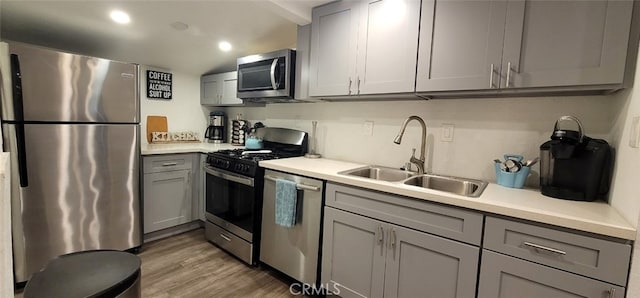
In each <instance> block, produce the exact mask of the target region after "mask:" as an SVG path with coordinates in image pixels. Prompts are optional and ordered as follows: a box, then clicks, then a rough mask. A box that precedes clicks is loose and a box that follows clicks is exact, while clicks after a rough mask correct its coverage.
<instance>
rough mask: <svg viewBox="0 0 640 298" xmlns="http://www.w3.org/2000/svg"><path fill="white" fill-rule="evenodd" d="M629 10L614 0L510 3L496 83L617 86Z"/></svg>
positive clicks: (627, 4) (507, 85)
mask: <svg viewBox="0 0 640 298" xmlns="http://www.w3.org/2000/svg"><path fill="white" fill-rule="evenodd" d="M632 8H633V1H616V0H608V1H532V0H527V1H509V2H508V4H507V17H506V19H507V20H506V30H505V39H504V52H503V58H502V71H501V74H502V77H503V79H504V80H501V82H500V87H501V88H511V87H513V88H528V87H547V86H572V85H596V84H621V83H622V82H623V77H624V69H625V61H626V55H627V45H628V42H629V30H630V24H631V12H632ZM509 67H511V68H510V69H509Z"/></svg>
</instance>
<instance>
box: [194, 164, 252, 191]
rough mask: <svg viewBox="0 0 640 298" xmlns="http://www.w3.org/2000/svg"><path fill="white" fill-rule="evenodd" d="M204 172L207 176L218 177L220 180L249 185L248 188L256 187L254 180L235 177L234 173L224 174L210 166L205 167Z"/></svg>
mask: <svg viewBox="0 0 640 298" xmlns="http://www.w3.org/2000/svg"><path fill="white" fill-rule="evenodd" d="M204 171H205V172H206V173H207V174H209V175H211V176H215V177H218V178H222V179H226V180H229V181H233V182H237V183H240V184H244V185H247V186H253V185H254V181H253V178H246V177H243V176H238V175H235V174H233V173H227V172H222V171H220V170H217V169H215V168H212V167H210V166H205V167H204Z"/></svg>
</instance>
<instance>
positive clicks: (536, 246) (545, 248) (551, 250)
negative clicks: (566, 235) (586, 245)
mask: <svg viewBox="0 0 640 298" xmlns="http://www.w3.org/2000/svg"><path fill="white" fill-rule="evenodd" d="M522 244H524V245H525V246H529V247H532V248H533V249H535V250H544V251H548V252H551V253H554V254H559V255H563V256H564V255H566V254H567V253H566V252H564V251H562V250H558V249H555V248H551V247H546V246H542V245H539V244H535V243H531V242H523V243H522Z"/></svg>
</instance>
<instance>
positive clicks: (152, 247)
mask: <svg viewBox="0 0 640 298" xmlns="http://www.w3.org/2000/svg"><path fill="white" fill-rule="evenodd" d="M138 256H139V257H140V258H141V259H142V284H141V285H142V297H144V298H147V297H151V298H155V297H160V298H165V297H187V298H188V297H194V298H196V297H197V298H204V297H274V298H275V297H295V296H294V295H292V294H291V293H290V292H289V284H288V283H287V282H286V281H285V280H284V279H285V278H283V277H282V275H281V274H278V273H275V272H273V271H270V270H268V269H263V268H259V267H249V266H247V265H246V264H244V263H242V262H241V261H239V260H238V259H236V258H234V257H232V256H230V255H229V254H228V253H226V252H225V251H223V250H221V249H219V248H218V247H216V246H215V245H213V244H211V243H209V242H207V241H206V240H205V239H204V230H203V229H197V230H194V231H191V232H187V233H184V234H180V235H176V236H171V237H169V238H165V239H161V240H157V241H154V242H151V243H147V244H144V245H143V246H142V250H141V251H140V253H139V254H138ZM15 297H16V298H22V291H20V292H17V293H16V296H15Z"/></svg>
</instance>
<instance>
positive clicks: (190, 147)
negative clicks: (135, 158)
mask: <svg viewBox="0 0 640 298" xmlns="http://www.w3.org/2000/svg"><path fill="white" fill-rule="evenodd" d="M240 148H244V146H236V145H231V144H229V143H223V144H215V143H174V144H147V143H144V142H143V143H142V145H141V146H140V149H141V150H140V151H141V152H142V155H154V154H172V153H195V152H201V153H207V152H213V151H218V150H225V149H240Z"/></svg>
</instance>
